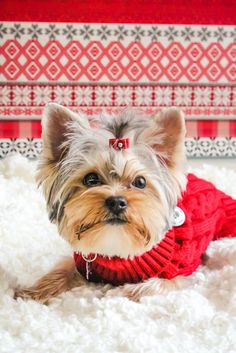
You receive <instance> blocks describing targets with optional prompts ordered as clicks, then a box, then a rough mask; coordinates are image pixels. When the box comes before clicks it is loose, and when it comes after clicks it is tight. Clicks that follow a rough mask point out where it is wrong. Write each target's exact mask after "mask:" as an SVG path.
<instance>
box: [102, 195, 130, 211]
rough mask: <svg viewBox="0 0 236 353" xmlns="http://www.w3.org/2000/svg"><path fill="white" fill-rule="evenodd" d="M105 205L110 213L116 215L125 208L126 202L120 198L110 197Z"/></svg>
mask: <svg viewBox="0 0 236 353" xmlns="http://www.w3.org/2000/svg"><path fill="white" fill-rule="evenodd" d="M105 205H106V207H107V208H108V209H109V210H110V211H111V212H112V213H114V214H115V215H118V214H119V213H121V212H123V211H124V210H125V209H126V208H127V206H128V202H127V200H126V198H124V197H122V196H110V197H108V198H107V199H106V201H105Z"/></svg>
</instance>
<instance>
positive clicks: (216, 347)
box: [0, 157, 236, 353]
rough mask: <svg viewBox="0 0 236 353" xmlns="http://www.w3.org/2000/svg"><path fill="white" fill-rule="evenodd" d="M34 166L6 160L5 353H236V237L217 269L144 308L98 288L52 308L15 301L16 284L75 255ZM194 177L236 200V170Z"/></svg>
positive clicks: (1, 195) (0, 247)
mask: <svg viewBox="0 0 236 353" xmlns="http://www.w3.org/2000/svg"><path fill="white" fill-rule="evenodd" d="M34 169H35V163H32V162H31V163H30V162H28V161H27V160H25V159H23V158H20V157H12V158H8V159H6V160H4V161H2V162H0V254H1V255H0V265H1V269H0V352H1V353H3V352H4V353H5V352H9V353H10V352H11V353H13V352H14V353H18V352H25V353H35V352H39V353H43V352H45V353H48V352H50V353H53V352H57V353H58V352H61V353H67V352H68V353H72V352H76V353H80V352H88V353H96V352H101V353H106V352H109V353H118V352H131V353H139V352H140V353H141V352H145V353H149V352H153V353H158V352H160V353H169V352H181V353H183V352H184V353H189V352H191V353H194V352H196V353H205V352H207V353H211V352H219V353H235V352H236V276H235V274H236V238H235V239H224V240H221V241H218V242H215V243H214V244H212V245H211V247H210V249H209V254H210V255H211V257H212V261H211V267H212V268H211V269H209V268H207V267H201V268H199V270H198V271H197V272H196V273H195V274H194V275H192V276H190V277H188V278H187V282H186V287H185V288H184V289H182V290H179V291H175V292H171V293H169V294H168V295H158V296H155V297H146V298H143V299H142V300H141V302H140V303H135V302H132V301H129V300H128V299H126V298H118V297H117V298H104V292H105V291H106V290H107V288H104V287H102V286H98V285H93V284H88V285H86V286H84V287H82V288H77V289H75V290H73V291H71V292H68V293H65V294H63V295H61V296H60V297H59V298H57V299H54V300H52V301H51V303H50V304H49V305H48V306H45V305H41V304H39V303H36V302H34V301H31V300H30V301H25V302H24V301H22V300H21V299H18V300H17V301H15V300H13V298H12V296H13V290H12V289H11V288H12V286H14V285H15V284H16V283H19V284H21V285H30V284H32V283H33V282H34V281H35V280H36V279H37V278H38V277H40V276H41V275H42V274H44V273H45V272H47V271H48V270H49V269H50V268H51V267H52V266H53V265H54V264H55V263H56V262H57V261H58V260H59V258H60V257H61V256H62V255H68V254H70V252H71V251H70V249H69V246H68V245H67V244H66V243H65V242H64V241H63V240H62V239H61V238H60V237H59V236H58V234H57V230H56V228H55V226H54V225H51V224H50V223H49V221H48V219H47V215H46V211H45V203H44V200H43V197H42V195H41V193H40V191H38V190H37V189H36V186H35V184H34ZM195 172H196V174H198V175H199V176H202V177H204V178H207V179H209V180H211V181H213V182H214V183H215V184H216V185H217V186H218V187H219V188H221V189H222V190H224V191H226V192H227V193H229V194H231V195H232V196H234V197H235V198H236V173H235V172H233V171H230V170H225V169H217V168H215V167H209V166H203V168H202V169H201V170H200V169H199V170H195Z"/></svg>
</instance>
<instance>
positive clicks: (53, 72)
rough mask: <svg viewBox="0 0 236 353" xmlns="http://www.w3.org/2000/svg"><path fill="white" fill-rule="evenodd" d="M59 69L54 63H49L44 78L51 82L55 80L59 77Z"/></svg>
mask: <svg viewBox="0 0 236 353" xmlns="http://www.w3.org/2000/svg"><path fill="white" fill-rule="evenodd" d="M61 71H62V70H61V69H60V67H58V65H57V64H56V63H54V62H51V64H50V65H48V66H47V68H46V70H45V74H46V76H47V77H48V78H49V79H51V80H57V79H58V78H59V77H60V75H61Z"/></svg>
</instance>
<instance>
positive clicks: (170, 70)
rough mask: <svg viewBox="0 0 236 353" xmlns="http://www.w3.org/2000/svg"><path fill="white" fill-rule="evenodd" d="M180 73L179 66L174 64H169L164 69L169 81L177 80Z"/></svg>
mask: <svg viewBox="0 0 236 353" xmlns="http://www.w3.org/2000/svg"><path fill="white" fill-rule="evenodd" d="M181 74H182V71H181V69H180V67H179V66H178V65H177V64H176V63H173V64H170V65H168V67H167V70H166V76H167V77H168V79H169V80H170V81H177V80H178V79H179V78H180V76H181Z"/></svg>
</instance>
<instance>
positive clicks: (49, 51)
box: [0, 0, 236, 158]
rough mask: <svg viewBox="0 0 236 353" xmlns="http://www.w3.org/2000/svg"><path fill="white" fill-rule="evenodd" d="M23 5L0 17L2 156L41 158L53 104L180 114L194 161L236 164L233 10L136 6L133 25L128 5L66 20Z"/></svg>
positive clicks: (12, 4)
mask: <svg viewBox="0 0 236 353" xmlns="http://www.w3.org/2000/svg"><path fill="white" fill-rule="evenodd" d="M70 2H71V3H73V1H69V2H67V4H68V3H70ZM22 3H23V4H22ZM22 3H21V4H19V2H17V1H13V0H12V1H9V0H8V1H5V0H4V1H3V11H2V12H1V14H0V19H1V20H2V22H1V23H0V44H1V46H0V65H1V71H0V75H1V80H0V81H1V83H0V157H3V156H6V155H7V154H8V153H12V152H13V151H18V152H20V153H22V154H24V155H26V156H28V157H30V158H33V157H35V156H37V155H38V154H39V152H40V150H41V140H40V134H41V124H40V119H41V116H42V111H43V107H44V105H45V104H46V103H47V102H50V101H56V102H57V103H60V104H63V105H65V106H68V107H70V108H71V109H73V110H74V111H78V112H83V113H86V114H89V115H94V114H96V115H97V114H101V113H102V112H104V111H106V112H108V113H110V114H117V113H119V111H120V110H122V109H123V107H125V106H127V105H128V106H133V107H137V108H141V109H142V110H144V111H145V112H146V113H147V114H152V113H154V112H156V111H158V110H160V109H161V108H163V107H169V106H173V105H175V106H178V107H180V108H181V109H183V111H184V112H185V114H186V119H187V129H188V135H187V138H186V147H187V152H188V155H189V156H194V157H201V156H204V157H206V156H224V157H225V156H228V157H233V156H234V157H235V156H236V120H235V118H236V85H235V84H236V26H235V24H236V15H235V14H236V5H235V4H236V3H235V2H232V3H231V1H229V2H228V3H227V4H226V5H224V3H223V1H222V2H220V1H219V2H217V1H216V3H218V8H217V5H215V7H214V6H213V5H214V3H215V2H214V1H211V2H209V3H212V4H213V5H212V6H211V7H210V8H209V9H208V11H211V12H206V11H205V10H206V9H205V5H200V4H203V3H202V2H200V1H199V2H198V5H195V8H191V9H189V15H188V16H187V15H186V7H185V8H184V7H182V8H181V7H179V12H178V13H177V12H176V8H177V7H178V3H179V4H182V5H183V4H187V2H185V1H182V2H181V1H175V2H172V1H170V4H169V5H168V6H169V7H168V6H167V5H166V4H165V3H164V2H162V1H159V2H158V1H150V5H149V8H148V9H147V6H146V5H145V3H144V1H141V0H139V1H137V2H134V1H133V4H134V3H135V4H137V9H138V10H137V11H138V13H137V14H136V15H133V16H132V11H133V7H130V5H128V2H125V1H121V0H119V1H114V2H113V3H110V5H109V6H110V9H109V8H108V7H109V6H108V3H107V2H106V6H105V5H104V4H105V2H104V1H98V3H97V8H96V9H94V7H93V8H92V10H91V4H92V2H90V1H88V2H82V1H77V2H74V8H73V9H74V11H69V12H68V8H65V4H64V2H61V1H58V2H56V1H54V2H52V4H51V5H47V2H46V1H42V2H41V7H40V4H34V5H32V2H31V4H30V1H25V2H22ZM53 3H54V9H51V8H48V6H51V7H52V6H53ZM55 3H56V4H57V5H58V6H57V8H56V7H55ZM131 3H132V1H131ZM188 3H190V4H191V1H190V2H188ZM204 3H205V4H208V1H205V2H204ZM86 4H87V6H86ZM122 4H123V5H124V4H126V7H124V6H123V12H122V7H121V5H122ZM118 5H120V6H118ZM44 7H45V8H44ZM55 9H56V10H55ZM117 9H118V10H117ZM162 9H166V11H165V12H162V11H160V10H162ZM168 9H169V11H168ZM181 9H182V10H181ZM108 10H109V11H108ZM115 10H116V13H115ZM158 10H159V12H158ZM174 10H175V11H174ZM55 11H57V12H56V13H55ZM117 11H118V13H117ZM119 11H120V12H119ZM181 11H182V12H181ZM203 11H204V14H205V17H204V16H203ZM76 14H77V16H76ZM138 14H139V16H138ZM210 14H211V16H210ZM208 15H209V16H208ZM45 21H47V22H45ZM126 22H129V23H128V24H127V23H126ZM201 23H204V24H201ZM205 23H209V24H205Z"/></svg>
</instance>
